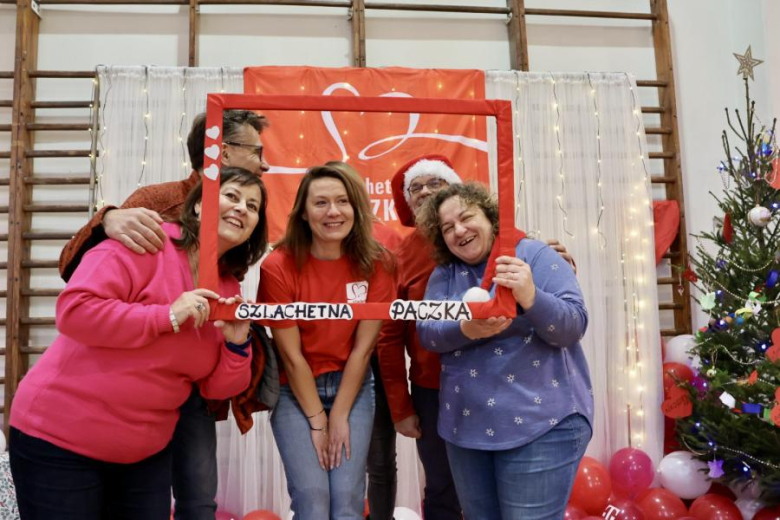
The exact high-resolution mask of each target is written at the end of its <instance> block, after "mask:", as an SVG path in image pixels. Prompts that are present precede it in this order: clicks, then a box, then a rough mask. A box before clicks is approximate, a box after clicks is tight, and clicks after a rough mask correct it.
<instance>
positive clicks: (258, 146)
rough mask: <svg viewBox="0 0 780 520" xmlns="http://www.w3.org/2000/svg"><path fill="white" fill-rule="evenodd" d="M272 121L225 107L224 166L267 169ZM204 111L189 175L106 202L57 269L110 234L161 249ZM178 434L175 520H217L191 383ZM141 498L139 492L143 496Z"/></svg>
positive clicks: (203, 426)
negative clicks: (266, 141)
mask: <svg viewBox="0 0 780 520" xmlns="http://www.w3.org/2000/svg"><path fill="white" fill-rule="evenodd" d="M268 126H269V123H268V119H267V118H266V117H265V116H262V115H257V114H255V113H254V112H251V111H248V110H230V111H225V112H224V114H223V119H222V132H223V136H224V138H223V143H222V165H223V166H237V167H240V168H244V169H246V170H249V171H251V172H254V173H255V174H256V175H257V176H258V177H259V176H262V175H263V173H264V172H266V171H267V170H268V164H267V163H266V162H265V161H264V160H263V143H262V142H261V140H260V134H261V133H262V131H263V130H264V129H265V128H267V127H268ZM205 134H206V114H205V113H203V114H199V115H198V116H196V117H195V120H194V121H193V123H192V129H191V130H190V133H189V135H188V136H187V151H188V152H189V156H190V162H191V164H192V174H191V175H190V176H189V177H188V178H187V179H184V180H182V181H176V182H166V183H162V184H156V185H152V186H145V187H143V188H140V189H138V190H136V191H135V192H133V194H132V195H130V196H129V197H128V198H127V200H125V202H124V203H123V204H122V206H121V207H119V208H116V207H114V206H106V207H104V208H102V209H101V210H100V211H98V212H97V213H96V214H95V216H94V217H93V218H92V219H91V220H90V221H89V222H88V223H87V225H85V226H84V227H83V228H81V229H80V230H79V232H78V233H77V234H76V235H75V236H74V237H73V238H72V239H71V240H70V242H68V243H67V244H66V246H65V248H64V249H63V250H62V253H61V254H60V264H59V266H60V275H61V276H62V278H63V279H64V280H65V281H66V282H67V281H68V279H69V278H70V276H71V275H72V274H73V271H74V270H75V269H76V267H77V266H78V264H79V262H80V261H81V258H82V257H83V256H84V254H85V253H86V252H87V251H88V250H89V249H91V248H92V247H94V246H96V245H97V244H98V243H100V242H101V241H103V240H105V239H106V238H113V239H115V240H118V241H119V242H121V243H122V244H124V245H125V247H127V248H128V249H131V250H132V251H135V252H136V253H138V254H153V253H156V252H157V251H159V250H161V249H162V247H163V244H164V242H165V239H166V237H165V233H164V232H163V230H162V227H161V224H162V222H163V219H167V220H174V219H177V218H178V217H179V214H180V213H181V208H182V205H183V203H184V199H185V198H186V197H187V194H189V192H190V190H192V188H193V187H194V186H195V185H196V184H197V183H198V181H199V180H200V178H201V175H202V173H203V144H204V140H205ZM180 412H181V415H180V418H179V421H178V423H177V424H176V430H175V431H174V434H173V440H172V441H171V446H172V449H173V468H172V469H173V494H174V498H175V499H176V512H175V518H176V520H205V519H209V520H213V519H214V515H215V513H216V510H217V503H216V501H215V497H216V494H217V458H216V452H217V436H216V424H215V420H216V419H215V415H214V414H212V413H211V412H210V411H209V409H208V406H207V403H206V401H205V400H204V399H203V397H201V395H200V392H199V390H198V387H197V386H195V385H193V391H192V394H191V395H190V397H189V399H187V401H186V402H185V403H184V404H183V405H182V407H181V409H180ZM141 499H142V498H141Z"/></svg>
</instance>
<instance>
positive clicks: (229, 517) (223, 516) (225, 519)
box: [214, 511, 241, 520]
mask: <svg viewBox="0 0 780 520" xmlns="http://www.w3.org/2000/svg"><path fill="white" fill-rule="evenodd" d="M214 520H241V517H240V516H238V515H234V514H233V513H230V512H228V511H217V514H216V515H215V516H214Z"/></svg>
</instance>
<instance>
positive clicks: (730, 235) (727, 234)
mask: <svg viewBox="0 0 780 520" xmlns="http://www.w3.org/2000/svg"><path fill="white" fill-rule="evenodd" d="M732 240H734V226H732V225H731V215H729V214H728V213H726V215H725V216H724V217H723V241H724V242H726V243H727V244H730V243H731V241H732Z"/></svg>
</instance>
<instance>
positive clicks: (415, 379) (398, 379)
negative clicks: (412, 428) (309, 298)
mask: <svg viewBox="0 0 780 520" xmlns="http://www.w3.org/2000/svg"><path fill="white" fill-rule="evenodd" d="M431 254H432V248H431V245H430V243H429V242H428V241H427V240H426V239H425V237H423V236H422V235H421V234H420V233H419V232H418V231H415V232H414V233H412V234H411V235H409V236H407V237H406V238H404V240H403V241H402V242H401V245H400V246H398V249H396V260H397V262H398V264H397V269H398V271H397V272H398V280H399V281H398V298H400V299H402V300H422V299H423V296H424V295H425V287H426V285H427V284H428V277H429V276H430V275H431V272H433V269H434V267H436V263H435V262H434V261H433V258H432V256H431ZM376 350H377V355H378V356H379V372H380V374H381V375H382V383H383V384H384V386H385V392H386V393H387V403H388V405H389V406H390V415H391V416H392V418H393V422H398V421H400V420H402V419H405V418H407V417H409V416H411V415H414V413H415V411H414V408H413V407H412V398H411V396H410V394H409V384H408V382H407V378H406V358H405V356H404V350H405V351H406V352H408V353H409V357H410V358H411V361H412V363H411V367H410V378H411V380H412V383H414V384H415V385H417V386H422V387H424V388H432V389H438V388H439V374H440V372H441V363H440V361H439V355H438V354H434V353H433V352H428V351H427V350H425V349H424V348H422V347H421V346H420V343H419V342H418V341H417V326H416V323H415V322H414V321H402V320H397V321H393V320H387V321H385V323H384V324H383V325H382V330H381V332H380V333H379V340H378V341H377V345H376Z"/></svg>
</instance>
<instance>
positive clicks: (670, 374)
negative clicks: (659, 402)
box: [663, 363, 693, 394]
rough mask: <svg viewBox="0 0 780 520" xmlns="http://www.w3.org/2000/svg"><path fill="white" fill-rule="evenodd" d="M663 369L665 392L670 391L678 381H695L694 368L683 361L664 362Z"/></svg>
mask: <svg viewBox="0 0 780 520" xmlns="http://www.w3.org/2000/svg"><path fill="white" fill-rule="evenodd" d="M663 370H664V394H666V393H667V392H669V388H671V387H672V386H674V385H676V384H677V381H693V370H691V367H689V366H687V365H683V364H682V363H664V368H663ZM675 378H676V380H675Z"/></svg>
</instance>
